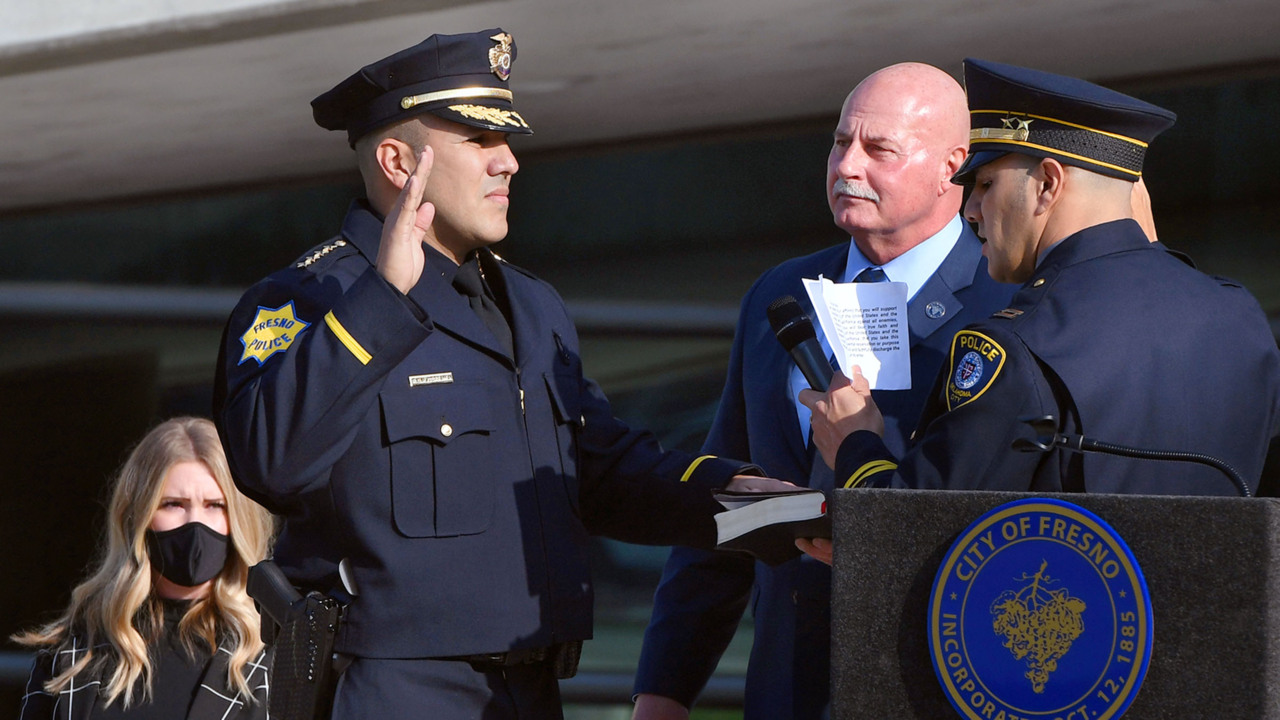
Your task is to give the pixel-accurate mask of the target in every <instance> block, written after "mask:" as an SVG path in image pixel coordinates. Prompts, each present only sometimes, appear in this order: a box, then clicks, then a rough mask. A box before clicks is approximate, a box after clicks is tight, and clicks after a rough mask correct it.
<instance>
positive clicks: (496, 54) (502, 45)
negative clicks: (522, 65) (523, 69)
mask: <svg viewBox="0 0 1280 720" xmlns="http://www.w3.org/2000/svg"><path fill="white" fill-rule="evenodd" d="M489 39H490V40H492V41H494V42H496V43H498V46H497V47H491V48H489V69H490V70H492V71H493V74H494V75H497V76H498V79H500V80H506V79H507V78H509V77H511V34H510V33H498V34H497V35H494V36H493V37H491V38H489Z"/></svg>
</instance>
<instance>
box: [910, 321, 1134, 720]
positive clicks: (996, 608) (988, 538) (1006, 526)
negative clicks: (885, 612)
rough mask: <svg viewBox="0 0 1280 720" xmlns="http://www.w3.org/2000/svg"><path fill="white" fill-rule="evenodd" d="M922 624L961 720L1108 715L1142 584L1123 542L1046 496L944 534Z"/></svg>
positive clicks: (1113, 712) (1092, 518)
mask: <svg viewBox="0 0 1280 720" xmlns="http://www.w3.org/2000/svg"><path fill="white" fill-rule="evenodd" d="M973 342H978V338H973ZM951 390H953V391H957V392H958V388H957V387H956V386H955V384H954V382H953V383H952V385H951ZM928 624H929V652H930V656H931V657H932V659H933V669H934V672H935V673H936V674H937V676H938V682H939V684H941V686H942V690H943V692H944V694H945V695H946V696H947V700H948V701H950V702H951V705H952V707H954V708H955V709H956V711H957V712H958V713H959V715H960V716H961V717H963V718H966V720H1119V718H1120V716H1121V715H1123V714H1124V712H1125V711H1126V710H1127V709H1128V708H1129V705H1130V704H1131V703H1132V702H1133V699H1134V697H1136V696H1137V694H1138V690H1139V689H1140V688H1141V687H1142V681H1143V679H1144V678H1145V677H1146V674H1147V667H1148V665H1149V663H1150V660H1151V650H1152V647H1153V644H1152V638H1153V637H1154V632H1153V630H1154V618H1153V617H1152V614H1151V596H1150V593H1149V592H1148V591H1147V585H1146V580H1145V579H1144V578H1143V576H1142V569H1141V568H1140V567H1139V566H1138V561H1137V559H1136V558H1135V557H1134V556H1133V552H1132V551H1131V550H1130V549H1129V547H1128V545H1126V544H1125V542H1124V540H1123V538H1121V537H1120V536H1119V535H1118V534H1117V533H1116V531H1115V529H1114V528H1112V527H1111V526H1110V525H1108V524H1107V523H1106V521H1104V520H1103V519H1102V518H1100V517H1098V516H1097V515H1095V514H1093V513H1092V512H1090V511H1089V510H1086V509H1085V508H1083V507H1081V506H1079V505H1076V504H1075V503H1069V502H1066V501H1064V500H1059V499H1057V498H1050V497H1023V498H1020V499H1017V500H1012V501H1010V502H1006V503H1004V504H1001V505H998V506H996V507H994V508H991V509H990V510H988V511H987V512H986V513H984V514H983V515H982V516H981V517H979V518H978V519H977V520H974V521H973V522H971V523H969V525H968V526H967V527H965V529H964V530H962V531H961V532H960V533H959V534H958V535H957V536H956V537H955V539H954V540H953V541H952V542H951V545H950V549H948V550H947V552H946V554H945V555H944V556H943V558H942V561H941V563H940V564H939V565H938V572H937V574H936V576H935V577H934V581H933V590H932V591H931V592H930V595H929V618H928Z"/></svg>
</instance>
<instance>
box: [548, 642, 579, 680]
mask: <svg viewBox="0 0 1280 720" xmlns="http://www.w3.org/2000/svg"><path fill="white" fill-rule="evenodd" d="M581 658H582V641H581V640H573V641H570V642H563V643H560V644H559V645H552V646H551V666H552V668H553V669H554V670H555V673H556V677H558V678H560V679H561V680H564V679H567V678H571V677H573V676H574V675H577V674H578V660H579V659H581Z"/></svg>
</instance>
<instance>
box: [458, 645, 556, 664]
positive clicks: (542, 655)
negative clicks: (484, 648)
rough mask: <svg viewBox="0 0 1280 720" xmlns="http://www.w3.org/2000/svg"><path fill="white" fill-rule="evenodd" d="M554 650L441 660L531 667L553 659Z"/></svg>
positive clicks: (549, 648)
mask: <svg viewBox="0 0 1280 720" xmlns="http://www.w3.org/2000/svg"><path fill="white" fill-rule="evenodd" d="M552 652H553V648H551V647H538V648H522V649H520V650H508V651H507V652H500V653H481V654H479V655H454V656H452V657H445V658H440V659H441V660H460V661H462V662H465V663H471V664H472V665H483V666H485V667H495V668H500V667H511V666H513V665H529V664H531V663H540V662H545V661H546V659H547V658H549V657H551V654H552Z"/></svg>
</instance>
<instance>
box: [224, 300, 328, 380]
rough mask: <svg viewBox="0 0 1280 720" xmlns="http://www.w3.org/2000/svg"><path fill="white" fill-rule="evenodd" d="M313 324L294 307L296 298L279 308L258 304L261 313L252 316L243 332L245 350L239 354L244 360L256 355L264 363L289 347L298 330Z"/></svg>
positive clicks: (241, 339)
mask: <svg viewBox="0 0 1280 720" xmlns="http://www.w3.org/2000/svg"><path fill="white" fill-rule="evenodd" d="M309 327H311V323H309V322H303V321H302V320H300V319H299V318H298V315H297V313H296V312H294V309H293V301H292V300H290V301H289V302H287V303H285V304H284V305H281V306H280V307H278V308H268V307H262V306H261V305H259V306H258V314H257V315H255V316H254V317H253V322H252V323H250V324H249V329H248V330H245V331H244V334H243V335H241V336H240V344H241V345H243V346H244V354H243V355H241V356H240V362H238V363H236V364H237V365H241V364H243V363H244V362H245V361H247V360H248V359H249V358H253V359H254V360H257V361H258V364H259V365H261V364H263V363H264V362H266V361H267V358H269V357H271V356H272V355H274V354H276V353H278V352H282V351H284V350H287V349H289V346H290V345H292V344H293V341H294V340H297V339H298V333H300V332H302V331H303V330H306V329H307V328H309Z"/></svg>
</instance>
